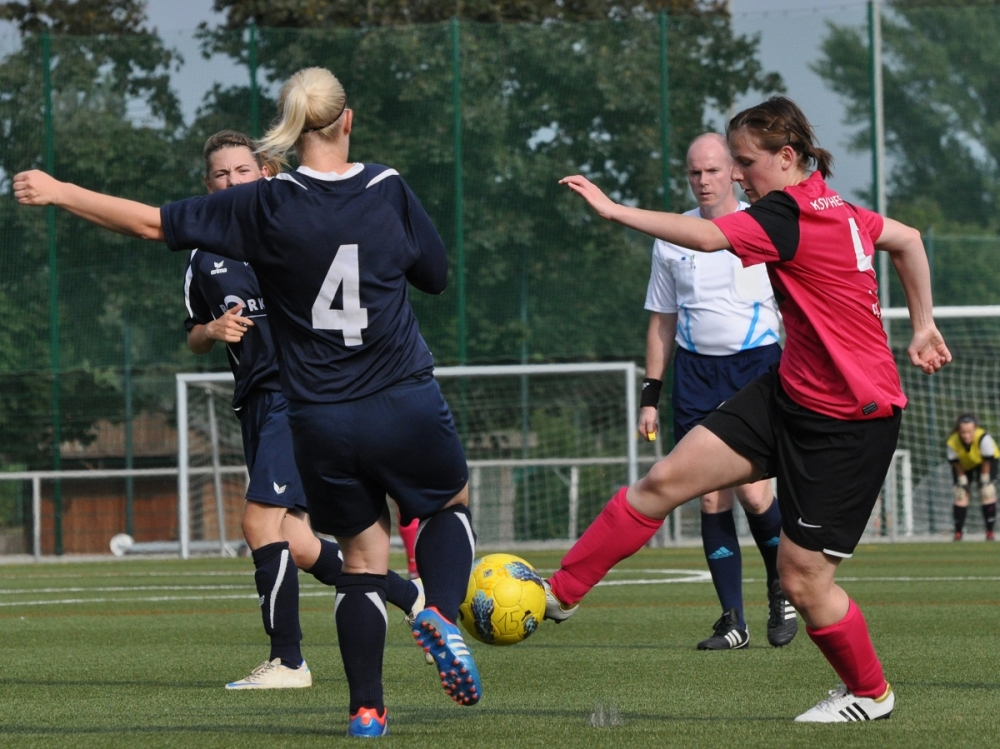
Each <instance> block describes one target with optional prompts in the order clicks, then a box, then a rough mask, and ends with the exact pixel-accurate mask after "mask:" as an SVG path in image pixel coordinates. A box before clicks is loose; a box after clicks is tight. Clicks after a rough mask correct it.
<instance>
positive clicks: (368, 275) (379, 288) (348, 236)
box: [160, 164, 448, 403]
mask: <svg viewBox="0 0 1000 749" xmlns="http://www.w3.org/2000/svg"><path fill="white" fill-rule="evenodd" d="M160 215H161V218H162V222H163V232H164V235H165V236H166V240H167V245H168V246H169V247H170V249H172V250H191V249H195V248H200V249H201V250H204V251H206V252H211V253H214V254H217V255H223V256H225V257H228V258H231V259H232V260H237V261H241V262H248V263H250V265H251V266H252V267H253V269H254V271H255V272H256V275H257V279H258V280H259V282H260V286H261V291H262V293H263V298H264V299H265V300H266V301H267V307H268V310H267V311H268V316H269V320H270V322H271V325H272V331H271V332H272V334H273V338H274V343H275V346H276V348H277V350H278V359H279V362H280V378H281V386H282V390H283V392H284V394H285V397H287V398H289V399H292V400H297V401H305V402H312V403H337V402H342V401H348V400H354V399H357V398H363V397H365V396H367V395H371V394H373V393H377V392H379V391H381V390H384V389H385V388H388V387H390V386H391V385H393V384H395V383H397V382H400V381H402V380H404V379H406V378H408V377H411V376H413V375H418V374H425V373H430V372H431V371H432V369H433V359H432V357H431V353H430V351H429V350H428V348H427V344H426V343H425V342H424V340H423V338H422V337H421V335H420V329H419V326H418V324H417V319H416V317H415V315H414V314H413V310H412V308H411V307H410V304H409V301H408V299H407V282H409V283H412V284H413V285H414V286H415V287H416V288H418V289H420V290H421V291H425V292H427V293H431V294H439V293H441V292H442V291H444V288H445V285H446V283H447V275H448V266H447V255H446V251H445V247H444V243H443V242H442V241H441V237H440V236H439V235H438V233H437V230H436V229H435V228H434V225H433V224H432V223H431V220H430V217H428V215H427V213H426V212H425V211H424V209H423V207H422V206H421V205H420V203H419V201H418V200H417V198H416V196H415V195H414V194H413V192H412V191H411V190H410V188H409V187H408V186H407V184H406V183H405V182H404V181H403V179H402V177H400V176H399V174H398V173H397V172H396V170H394V169H389V168H388V167H385V166H380V165H364V164H355V165H354V166H353V167H352V168H351V169H349V170H348V171H346V172H345V173H344V174H342V175H338V174H336V173H332V172H331V173H321V172H317V171H315V170H312V169H309V168H307V167H299V169H298V170H297V171H295V172H293V173H290V174H281V175H279V176H278V177H276V178H274V179H269V180H258V181H257V182H253V183H249V184H245V185H238V186H236V187H231V188H229V189H228V190H221V191H219V192H216V193H212V194H210V195H204V196H201V197H197V198H190V199H188V200H182V201H179V202H177V203H170V204H168V205H165V206H163V208H161V209H160Z"/></svg>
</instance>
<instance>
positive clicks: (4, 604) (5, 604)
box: [0, 590, 333, 608]
mask: <svg viewBox="0 0 1000 749" xmlns="http://www.w3.org/2000/svg"><path fill="white" fill-rule="evenodd" d="M327 595H328V596H330V597H331V601H332V598H333V591H328V590H322V591H317V592H316V593H302V592H300V593H299V598H317V597H319V596H327ZM234 600H246V601H253V602H254V603H256V602H257V601H258V600H259V599H258V597H257V594H256V593H251V594H247V593H240V594H238V595H223V596H147V597H141V598H61V599H54V600H51V601H0V608H9V607H11V606H58V605H72V604H77V603H88V604H90V603H163V602H165V601H234Z"/></svg>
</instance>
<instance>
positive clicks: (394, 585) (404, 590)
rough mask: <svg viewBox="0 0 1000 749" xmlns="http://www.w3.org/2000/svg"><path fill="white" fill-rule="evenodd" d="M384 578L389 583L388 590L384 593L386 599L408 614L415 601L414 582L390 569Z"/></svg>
mask: <svg viewBox="0 0 1000 749" xmlns="http://www.w3.org/2000/svg"><path fill="white" fill-rule="evenodd" d="M386 580H387V582H388V585H389V588H388V592H387V593H386V594H385V598H386V600H387V601H388V602H389V603H391V604H392V605H393V606H396V607H398V608H401V609H402V610H403V611H404V612H405V613H407V614H409V613H410V609H412V608H413V604H415V603H416V602H417V595H418V592H417V586H416V584H415V583H414V582H413V581H412V580H407V579H405V578H402V577H400V576H399V575H397V574H396V573H395V572H393V571H392V570H389V574H388V575H386Z"/></svg>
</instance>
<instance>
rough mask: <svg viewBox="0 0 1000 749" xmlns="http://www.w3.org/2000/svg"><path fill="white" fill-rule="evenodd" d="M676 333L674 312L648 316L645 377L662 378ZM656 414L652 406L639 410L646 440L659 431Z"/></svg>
mask: <svg viewBox="0 0 1000 749" xmlns="http://www.w3.org/2000/svg"><path fill="white" fill-rule="evenodd" d="M676 333H677V313H676V312H670V313H668V312H653V313H652V314H651V315H650V316H649V329H648V330H647V332H646V377H649V378H650V379H653V380H662V379H663V376H664V375H665V374H666V372H667V367H668V366H670V358H671V355H672V354H673V352H674V335H676ZM661 397H662V396H661ZM658 415H659V414H658V411H657V409H656V408H653V407H652V406H646V407H644V408H641V409H640V410H639V434H641V435H642V436H643V437H645V438H646V439H647V440H648V439H650V434H652V435H654V436H655V435H656V433H657V432H658V431H659V429H658Z"/></svg>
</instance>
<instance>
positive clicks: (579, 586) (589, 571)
mask: <svg viewBox="0 0 1000 749" xmlns="http://www.w3.org/2000/svg"><path fill="white" fill-rule="evenodd" d="M625 492H626V489H625V488H622V489H620V490H619V491H618V492H617V493H616V494H615V496H614V497H612V498H611V501H610V502H608V504H607V505H606V506H605V507H604V509H603V510H601V514H600V515H598V516H597V518H596V519H595V520H594V522H593V523H591V524H590V527H589V528H587V530H586V532H584V534H583V535H582V536H580V539H579V540H578V541H577V542H576V543H575V544H573V548H572V549H570V550H569V552H567V554H566V556H565V557H563V560H562V566H561V567H560V568H559V569H558V570H556V573H555V574H554V575H553V576H552V577H551V578H550V579H549V584H550V585H551V586H552V592H553V593H554V594H555V596H556V598H558V599H559V600H560V601H561V602H562V603H563V604H565V605H567V606H574V605H576V604H577V603H578V602H579V601H580V599H581V598H583V597H584V596H585V595H587V593H589V592H590V589H591V588H593V587H594V586H595V585H597V583H599V582H600V581H601V579H602V578H603V577H604V576H605V575H606V574H608V570H610V569H611V568H612V567H614V566H615V565H616V564H618V562H620V561H621V560H623V559H625V558H626V557H630V556H632V555H633V554H635V553H636V552H637V551H639V549H641V548H642V547H643V546H645V545H646V542H647V541H649V539H651V538H652V537H653V534H654V533H656V531H658V530H659V529H660V526H661V525H663V521H662V520H654V519H653V518H648V517H646V516H645V515H643V514H642V513H640V512H637V511H636V510H635V509H634V508H633V507H632V505H630V504H629V503H628V500H626V499H625Z"/></svg>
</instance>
